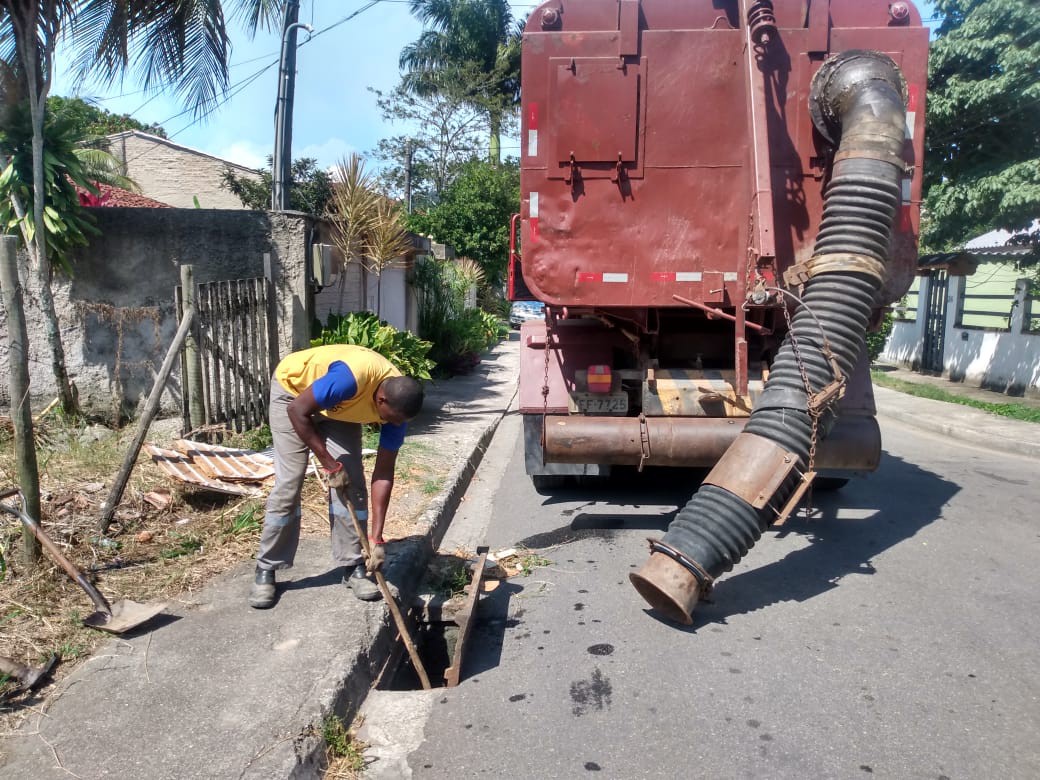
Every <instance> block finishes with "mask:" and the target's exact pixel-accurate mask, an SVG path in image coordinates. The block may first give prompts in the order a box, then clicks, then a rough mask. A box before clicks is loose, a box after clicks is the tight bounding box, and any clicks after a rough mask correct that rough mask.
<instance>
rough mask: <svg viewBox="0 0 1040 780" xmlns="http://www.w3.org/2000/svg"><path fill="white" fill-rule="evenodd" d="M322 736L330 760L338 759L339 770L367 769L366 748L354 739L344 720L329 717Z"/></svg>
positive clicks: (354, 770) (357, 770)
mask: <svg viewBox="0 0 1040 780" xmlns="http://www.w3.org/2000/svg"><path fill="white" fill-rule="evenodd" d="M321 736H322V738H323V739H324V740H325V745H326V747H327V750H328V755H329V758H330V759H333V758H335V759H338V760H337V762H336V763H337V765H338V768H340V769H349V770H351V771H353V772H360V771H361V770H362V769H364V768H365V746H364V745H363V744H362V743H360V742H358V741H357V739H355V738H354V735H353V734H351V733H350V729H348V728H347V726H346V724H345V723H344V722H343V719H342V718H339V717H337V716H336V715H329V717H327V718H326V719H325V722H324V723H322V725H321Z"/></svg>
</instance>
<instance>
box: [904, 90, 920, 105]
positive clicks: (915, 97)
mask: <svg viewBox="0 0 1040 780" xmlns="http://www.w3.org/2000/svg"><path fill="white" fill-rule="evenodd" d="M919 93H920V90H919V89H918V88H917V85H916V84H911V85H910V86H909V88H908V89H907V98H906V110H907V111H916V110H917V103H918V101H919V100H920V97H919Z"/></svg>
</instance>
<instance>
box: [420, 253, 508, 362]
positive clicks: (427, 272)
mask: <svg viewBox="0 0 1040 780" xmlns="http://www.w3.org/2000/svg"><path fill="white" fill-rule="evenodd" d="M482 281H483V272H482V271H481V270H480V268H479V266H477V265H476V264H475V263H472V262H471V261H470V262H467V261H465V260H463V261H459V262H452V261H450V260H436V259H434V258H429V257H428V258H424V259H423V260H421V261H420V262H418V263H416V266H415V286H416V288H417V289H418V291H419V332H420V333H422V335H423V337H424V338H427V339H429V340H430V341H431V342H433V344H434V346H433V349H432V350H431V352H430V357H431V358H432V359H433V360H434V361H435V362H436V363H437V367H438V369H439V370H440V371H441V372H443V373H445V374H449V375H450V374H464V373H467V372H468V371H471V370H472V369H473V367H474V366H476V365H477V363H479V362H480V353H481V352H483V351H484V350H486V349H488V348H489V347H492V346H494V345H495V344H497V343H498V341H499V340H500V339H501V338H502V336H503V335H504V331H505V328H504V327H503V325H502V322H501V320H499V318H498V317H497V316H496V315H494V314H490V313H488V312H486V311H483V310H482V309H476V308H467V307H466V297H467V293H468V292H469V291H470V290H471V289H472V287H473V286H474V285H479V284H480V283H481V282H482Z"/></svg>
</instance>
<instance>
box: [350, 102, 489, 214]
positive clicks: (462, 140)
mask: <svg viewBox="0 0 1040 780" xmlns="http://www.w3.org/2000/svg"><path fill="white" fill-rule="evenodd" d="M370 91H371V92H373V93H374V94H375V96H376V103H377V105H378V106H379V110H380V112H381V113H382V115H383V119H384V120H385V121H387V122H389V123H390V124H394V125H399V126H404V127H406V128H407V131H406V132H405V133H402V134H399V135H395V136H392V137H391V138H384V139H382V140H380V141H379V144H378V146H377V147H376V149H375V150H374V151H373V152H372V155H373V156H374V157H375V158H376V159H378V160H382V161H383V162H384V163H386V165H385V166H384V167H383V169H382V171H381V172H380V174H379V178H380V183H381V184H382V185H383V187H384V189H385V190H386V191H387V192H388V193H389V194H390V195H391V196H393V197H395V198H397V199H399V200H400V201H401V202H403V203H407V201H408V196H409V194H410V195H411V202H412V207H413V208H415V209H424V208H429V207H430V206H433V205H434V204H436V203H437V201H438V200H440V197H441V194H442V193H443V192H444V190H445V188H447V186H448V185H449V184H451V182H452V181H453V180H454V178H455V175H456V174H457V173H458V171H459V169H460V168H461V166H462V165H463V163H465V162H466V161H467V160H469V159H470V158H471V157H472V156H473V153H474V150H475V149H477V148H478V144H479V141H478V134H479V133H483V132H485V131H486V129H487V122H486V115H485V113H484V112H483V111H480V110H478V109H476V108H474V107H473V106H472V105H471V104H470V103H469V102H468V101H466V100H463V99H462V98H461V97H460V96H458V95H451V94H443V93H435V94H431V95H425V96H424V95H416V94H415V93H414V92H410V91H408V90H407V89H405V88H404V86H403V85H399V86H398V87H397V88H396V89H394V90H393V91H392V92H389V93H383V92H380V91H379V90H376V89H372V90H370ZM409 166H410V169H409ZM408 190H410V192H409V191H408Z"/></svg>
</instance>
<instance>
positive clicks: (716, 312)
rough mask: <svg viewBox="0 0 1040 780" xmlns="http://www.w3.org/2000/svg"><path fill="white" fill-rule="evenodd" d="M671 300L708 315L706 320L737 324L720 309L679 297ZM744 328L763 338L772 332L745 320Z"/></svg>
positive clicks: (730, 315)
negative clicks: (715, 319)
mask: <svg viewBox="0 0 1040 780" xmlns="http://www.w3.org/2000/svg"><path fill="white" fill-rule="evenodd" d="M672 298H673V299H675V300H677V301H679V303H684V304H686V305H687V306H692V307H693V308H695V309H700V310H701V311H703V312H705V313H706V314H707V315H708V319H711V318H712V317H722V319H724V320H729V321H730V322H738V320H737V318H736V317H734V316H733V315H732V314H727V313H726V312H724V311H721V310H720V309H714V308H712V307H711V306H705V305H704V304H703V303H698V302H697V301H691V300H690V299H689V298H684V297H682V296H681V295H673V296H672ZM744 327H745V328H751V330H754V331H757V332H759V333H761V334H762V335H764V336H768V335H769V334H770V333H772V332H773V330H772V328H767V327H765V326H764V325H759V324H758V323H757V322H751V321H750V320H747V319H745V320H744Z"/></svg>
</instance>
